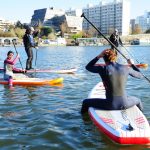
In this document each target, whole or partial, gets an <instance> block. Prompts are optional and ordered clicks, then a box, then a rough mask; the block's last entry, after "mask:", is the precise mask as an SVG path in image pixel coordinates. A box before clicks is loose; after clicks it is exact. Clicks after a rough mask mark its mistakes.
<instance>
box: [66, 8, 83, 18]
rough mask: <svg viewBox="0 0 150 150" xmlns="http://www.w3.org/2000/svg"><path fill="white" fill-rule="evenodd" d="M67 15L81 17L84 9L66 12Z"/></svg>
mask: <svg viewBox="0 0 150 150" xmlns="http://www.w3.org/2000/svg"><path fill="white" fill-rule="evenodd" d="M66 15H68V16H77V17H80V16H81V15H82V9H72V8H70V9H69V10H67V11H66Z"/></svg>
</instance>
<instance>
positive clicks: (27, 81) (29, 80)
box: [0, 78, 64, 86]
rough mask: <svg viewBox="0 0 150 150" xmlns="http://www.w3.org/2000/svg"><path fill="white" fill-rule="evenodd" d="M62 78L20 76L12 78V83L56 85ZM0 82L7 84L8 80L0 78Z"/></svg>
mask: <svg viewBox="0 0 150 150" xmlns="http://www.w3.org/2000/svg"><path fill="white" fill-rule="evenodd" d="M63 80H64V79H63V78H55V79H41V78H20V79H14V80H13V85H25V86H42V85H51V86H53V85H57V84H61V83H62V82H63ZM0 84H5V85H8V81H6V80H4V79H0Z"/></svg>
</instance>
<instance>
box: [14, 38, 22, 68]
mask: <svg viewBox="0 0 150 150" xmlns="http://www.w3.org/2000/svg"><path fill="white" fill-rule="evenodd" d="M12 43H13V45H14V48H15V51H16V53H17V54H18V51H17V49H16V45H15V42H14V40H12ZM19 62H20V65H21V68H22V70H23V66H22V63H21V60H20V58H19Z"/></svg>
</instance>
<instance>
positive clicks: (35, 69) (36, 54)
mask: <svg viewBox="0 0 150 150" xmlns="http://www.w3.org/2000/svg"><path fill="white" fill-rule="evenodd" d="M34 48H35V49H36V55H35V69H34V71H35V72H36V62H37V51H38V47H34Z"/></svg>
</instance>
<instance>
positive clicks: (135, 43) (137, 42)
mask: <svg viewBox="0 0 150 150" xmlns="http://www.w3.org/2000/svg"><path fill="white" fill-rule="evenodd" d="M131 45H140V40H139V39H136V40H133V41H131Z"/></svg>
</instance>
